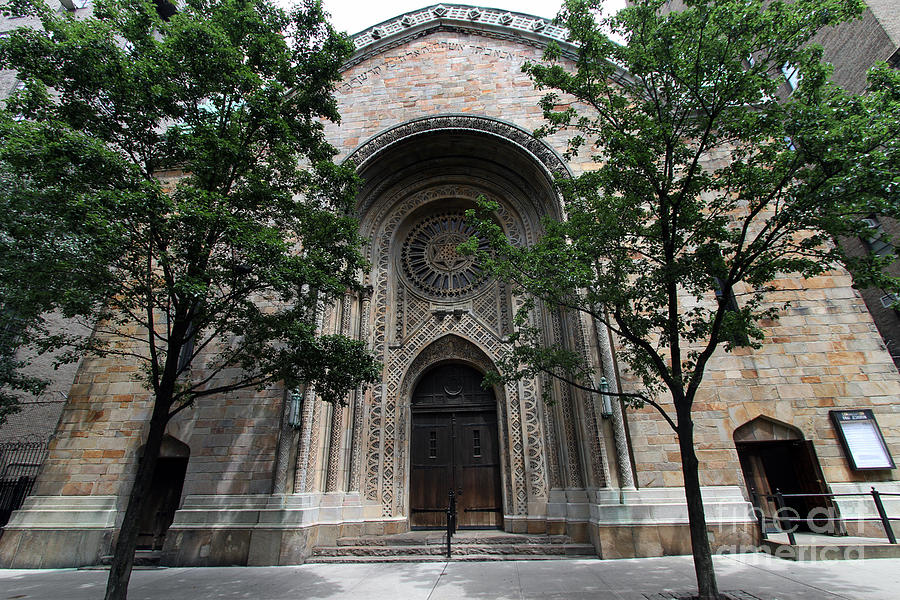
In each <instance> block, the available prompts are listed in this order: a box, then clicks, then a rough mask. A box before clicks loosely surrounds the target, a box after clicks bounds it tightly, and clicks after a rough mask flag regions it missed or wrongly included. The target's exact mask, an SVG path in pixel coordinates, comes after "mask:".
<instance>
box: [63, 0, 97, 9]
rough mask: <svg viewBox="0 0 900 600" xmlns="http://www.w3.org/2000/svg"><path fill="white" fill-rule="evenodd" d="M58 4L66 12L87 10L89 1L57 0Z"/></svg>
mask: <svg viewBox="0 0 900 600" xmlns="http://www.w3.org/2000/svg"><path fill="white" fill-rule="evenodd" d="M59 3H60V4H62V5H63V8H65V9H66V10H68V11H75V10H79V9H82V8H87V6H88V4H90V0H59Z"/></svg>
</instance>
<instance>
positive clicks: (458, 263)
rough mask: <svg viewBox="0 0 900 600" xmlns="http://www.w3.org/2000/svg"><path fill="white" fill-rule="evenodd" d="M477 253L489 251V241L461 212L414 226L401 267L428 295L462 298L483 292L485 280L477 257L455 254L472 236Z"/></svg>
mask: <svg viewBox="0 0 900 600" xmlns="http://www.w3.org/2000/svg"><path fill="white" fill-rule="evenodd" d="M473 235H474V236H476V237H477V238H478V240H479V244H478V249H479V250H487V241H486V240H485V239H484V238H483V237H482V236H481V235H479V234H478V232H477V231H476V230H475V228H474V227H472V226H471V225H469V224H468V223H466V218H465V215H464V214H463V213H462V211H459V212H452V213H450V212H448V213H441V214H437V215H431V216H429V217H426V218H425V219H423V220H422V221H420V222H419V223H418V224H417V225H416V226H414V227H413V228H412V229H411V230H410V232H409V234H408V235H407V236H406V241H404V242H403V250H402V252H401V263H402V265H403V271H404V273H405V274H406V277H407V278H408V280H409V281H410V283H412V284H413V285H414V286H415V287H417V288H418V289H420V290H422V291H423V292H426V293H427V294H431V295H437V296H441V297H445V298H446V297H455V296H463V295H465V294H468V293H470V292H473V291H475V290H476V289H478V288H480V287H481V286H482V285H483V284H484V283H485V276H484V273H483V270H482V268H481V266H480V265H478V263H477V261H476V260H475V257H474V256H467V255H465V254H460V253H459V252H457V251H456V248H457V246H459V245H460V244H462V243H463V242H465V241H466V240H468V239H469V238H470V237H472V236H473Z"/></svg>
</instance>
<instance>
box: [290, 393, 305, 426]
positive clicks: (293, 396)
mask: <svg viewBox="0 0 900 600" xmlns="http://www.w3.org/2000/svg"><path fill="white" fill-rule="evenodd" d="M289 400H290V403H291V405H290V408H291V410H290V412H289V413H288V425H290V426H291V427H293V428H295V429H297V428H299V427H300V423H301V422H302V419H301V414H302V410H303V393H302V392H301V391H300V390H297V389H294V390H291V391H290V392H289Z"/></svg>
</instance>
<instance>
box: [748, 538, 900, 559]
mask: <svg viewBox="0 0 900 600" xmlns="http://www.w3.org/2000/svg"><path fill="white" fill-rule="evenodd" d="M795 539H796V542H797V543H796V544H790V543H789V542H788V540H787V535H786V534H784V533H779V534H775V535H769V536H768V539H766V540H763V548H764V549H765V551H766V552H768V553H769V554H771V555H772V556H775V557H776V558H784V559H786V560H796V561H818V560H860V559H866V558H900V544H891V543H889V542H888V541H887V540H886V539H879V538H865V537H852V536H830V535H817V534H808V533H797V534H795Z"/></svg>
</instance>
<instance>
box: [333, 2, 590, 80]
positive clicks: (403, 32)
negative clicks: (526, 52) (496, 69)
mask: <svg viewBox="0 0 900 600" xmlns="http://www.w3.org/2000/svg"><path fill="white" fill-rule="evenodd" d="M434 31H456V32H462V33H475V34H479V35H484V36H487V37H492V38H498V39H506V40H512V41H516V42H519V43H523V44H526V45H529V46H535V47H539V48H545V47H546V46H547V44H549V43H550V42H551V41H553V42H556V43H557V44H559V46H560V48H561V49H562V51H563V54H564V55H567V56H569V57H570V58H574V57H575V55H576V49H575V46H573V45H572V44H571V42H569V32H568V31H567V30H566V29H565V28H564V27H560V26H558V25H555V24H554V23H553V22H552V21H551V20H549V19H544V18H542V17H535V16H533V15H527V14H524V13H517V12H510V11H506V10H498V9H495V8H484V7H480V6H471V5H467V4H435V5H433V6H428V7H426V8H421V9H419V10H415V11H412V12H408V13H404V14H402V15H399V16H397V17H394V18H393V19H389V20H387V21H384V22H382V23H379V24H377V25H374V26H372V27H369V28H368V29H364V30H363V31H360V32H359V33H357V34H356V35H354V36H353V38H352V39H353V45H354V47H355V48H356V52H355V53H354V54H353V56H352V57H351V58H350V60H349V61H347V63H345V64H344V69H348V68H350V67H352V66H353V65H356V64H358V63H360V62H362V61H364V60H366V59H367V58H370V57H372V56H375V55H377V54H381V53H382V52H385V51H386V50H390V49H391V48H395V47H397V46H399V45H401V44H404V43H406V42H408V41H410V40H413V39H416V38H419V37H422V36H424V35H427V34H429V33H432V32H434Z"/></svg>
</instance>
